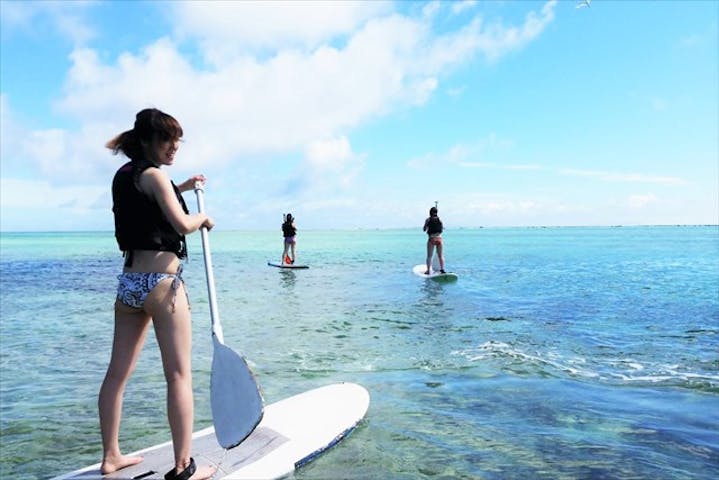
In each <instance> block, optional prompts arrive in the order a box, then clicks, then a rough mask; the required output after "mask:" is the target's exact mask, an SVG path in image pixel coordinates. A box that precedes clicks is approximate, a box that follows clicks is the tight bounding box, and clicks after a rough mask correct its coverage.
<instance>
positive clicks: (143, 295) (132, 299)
mask: <svg viewBox="0 0 719 480" xmlns="http://www.w3.org/2000/svg"><path fill="white" fill-rule="evenodd" d="M167 278H172V292H173V293H172V311H173V312H174V311H175V299H176V298H177V289H178V288H179V287H180V284H181V283H182V284H183V285H184V284H185V281H184V280H183V279H182V264H180V266H179V267H178V268H177V273H175V274H172V273H160V272H150V273H144V272H126V273H122V274H120V275H119V276H118V277H117V279H118V280H119V281H120V283H119V284H118V286H117V299H118V300H119V301H121V302H122V303H124V304H125V305H127V306H130V307H134V308H142V307H143V305H144V304H145V300H146V299H147V296H148V295H149V294H150V292H151V291H152V289H153V288H155V287H156V286H157V284H158V283H160V282H161V281H163V280H165V279H167ZM185 295H186V296H187V287H185ZM187 304H188V305H189V304H190V297H189V296H187Z"/></svg>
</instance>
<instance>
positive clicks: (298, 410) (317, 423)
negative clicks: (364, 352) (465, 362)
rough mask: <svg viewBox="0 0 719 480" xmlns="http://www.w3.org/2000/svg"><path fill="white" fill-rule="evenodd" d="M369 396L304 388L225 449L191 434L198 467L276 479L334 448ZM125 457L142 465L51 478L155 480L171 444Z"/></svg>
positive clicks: (346, 386) (231, 478)
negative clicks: (137, 459) (132, 457)
mask: <svg viewBox="0 0 719 480" xmlns="http://www.w3.org/2000/svg"><path fill="white" fill-rule="evenodd" d="M369 402H370V397H369V392H367V390H366V389H365V388H364V387H362V386H361V385H357V384H355V383H335V384H332V385H327V386H324V387H320V388H316V389H314V390H309V391H307V392H304V393H300V394H298V395H295V396H292V397H289V398H286V399H284V400H280V401H279V402H276V403H273V404H271V405H268V406H266V407H265V414H264V416H263V418H262V421H261V422H260V424H259V425H258V426H257V428H256V429H255V430H254V431H253V432H252V433H251V434H250V436H249V437H247V439H245V440H244V441H243V442H242V443H240V444H239V445H238V446H237V447H234V448H232V449H230V450H227V451H225V450H224V449H223V448H222V447H221V446H220V445H219V444H218V443H217V439H216V438H215V430H214V428H213V427H208V428H205V429H203V430H200V431H198V432H195V433H194V434H193V436H192V456H193V457H194V459H195V462H196V463H197V465H198V466H200V465H209V464H212V465H219V469H218V471H217V473H216V474H215V476H214V477H213V478H215V479H218V480H219V479H225V480H240V479H276V478H281V477H283V476H285V475H288V474H289V473H291V472H292V471H294V470H295V469H296V468H299V467H301V466H303V465H305V464H307V463H309V462H311V461H312V460H313V459H315V458H316V457H317V456H318V455H320V454H321V453H323V452H324V451H325V450H327V449H329V448H331V447H332V446H334V445H336V444H337V443H338V442H339V441H341V440H342V439H343V438H345V437H346V436H347V435H348V434H349V433H350V432H351V431H352V430H353V429H354V428H355V427H356V426H357V424H358V423H359V422H360V420H362V418H364V416H365V414H366V413H367V409H368V408H369ZM130 455H140V456H142V457H144V460H143V461H142V463H140V464H138V465H134V466H132V467H127V468H124V469H122V470H119V471H117V472H114V473H111V474H108V475H102V474H101V473H100V464H99V463H98V464H95V465H91V466H89V467H86V468H82V469H80V470H77V471H75V472H71V473H68V474H65V475H60V476H58V477H55V478H54V479H52V480H80V479H81V480H100V479H114V480H118V479H121V480H131V479H132V480H157V479H163V478H164V475H165V473H167V472H168V471H169V470H171V469H172V468H173V467H174V463H175V462H174V459H173V453H172V442H166V443H163V444H160V445H156V446H154V447H150V448H146V449H144V450H140V451H138V452H134V453H132V454H130Z"/></svg>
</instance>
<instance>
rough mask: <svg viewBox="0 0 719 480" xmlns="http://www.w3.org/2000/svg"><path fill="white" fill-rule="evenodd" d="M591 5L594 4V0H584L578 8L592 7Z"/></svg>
mask: <svg viewBox="0 0 719 480" xmlns="http://www.w3.org/2000/svg"><path fill="white" fill-rule="evenodd" d="M590 3H592V0H582V1H581V2H579V3H578V4H577V8H584V7H591V5H590Z"/></svg>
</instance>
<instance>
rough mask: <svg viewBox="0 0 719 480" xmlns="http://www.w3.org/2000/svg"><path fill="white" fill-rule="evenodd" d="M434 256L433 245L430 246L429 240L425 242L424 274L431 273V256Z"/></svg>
mask: <svg viewBox="0 0 719 480" xmlns="http://www.w3.org/2000/svg"><path fill="white" fill-rule="evenodd" d="M433 254H434V245H433V244H432V241H431V240H427V262H426V263H427V271H426V274H427V275H429V272H430V271H431V270H430V268H431V267H432V255H433Z"/></svg>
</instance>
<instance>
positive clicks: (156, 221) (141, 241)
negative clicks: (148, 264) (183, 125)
mask: <svg viewBox="0 0 719 480" xmlns="http://www.w3.org/2000/svg"><path fill="white" fill-rule="evenodd" d="M152 166H153V165H151V164H149V163H148V164H144V165H139V166H136V165H134V164H133V163H132V162H128V163H126V164H125V165H123V166H122V167H120V169H119V170H118V171H117V173H115V178H114V179H113V180H112V212H113V213H114V214H115V238H116V239H117V244H118V246H119V247H120V250H122V251H123V252H124V254H128V252H132V251H133V250H159V251H163V252H173V253H175V254H176V255H177V256H178V257H179V258H186V257H187V244H186V243H185V236H184V235H180V234H179V233H177V231H176V230H175V229H174V228H173V226H172V225H171V224H170V222H169V221H168V220H167V218H166V217H165V214H164V213H163V212H162V210H161V209H160V206H159V205H158V204H157V202H155V201H154V200H153V199H151V198H150V197H148V196H147V195H145V194H144V193H142V192H141V191H140V189H139V187H138V184H137V182H138V180H139V178H140V175H141V174H142V172H144V171H145V170H147V169H148V168H149V167H152ZM171 183H172V189H173V190H174V191H175V195H176V196H177V200H178V201H179V202H180V205H181V206H182V210H183V211H184V212H185V213H187V214H189V213H190V211H189V210H188V208H187V205H186V204H185V200H184V199H183V198H182V195H181V194H180V189H179V188H177V185H175V184H174V183H173V182H171ZM131 262H132V259H131V257H128V259H127V262H126V264H127V265H130V264H131Z"/></svg>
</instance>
